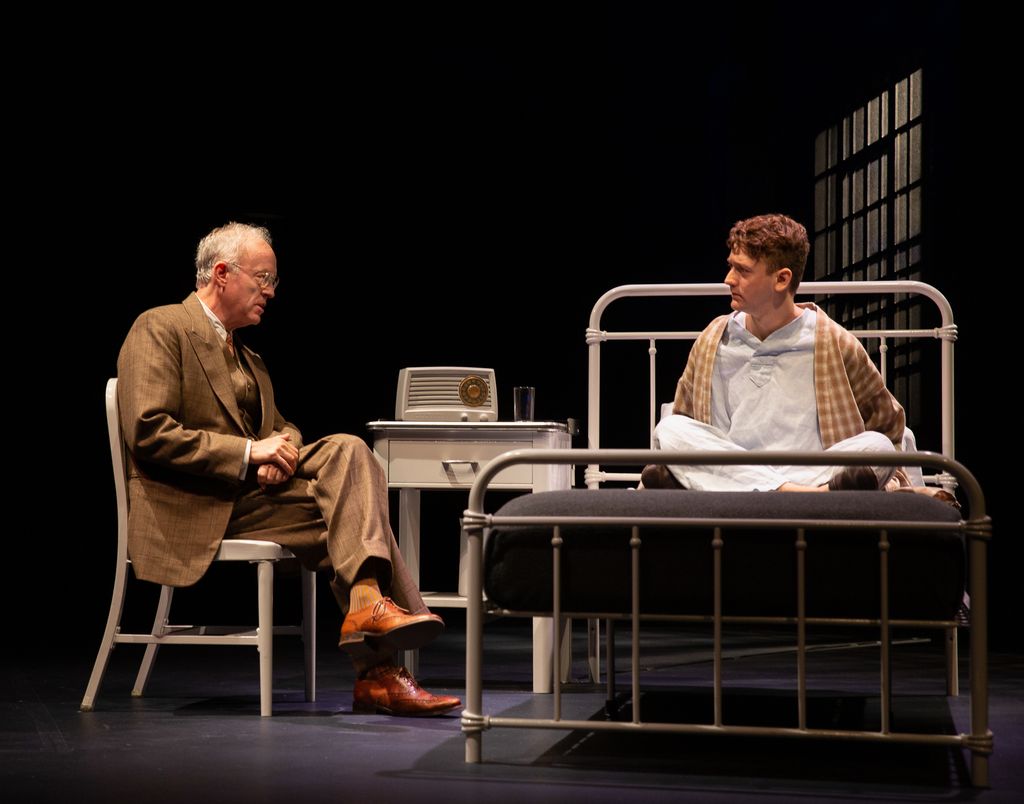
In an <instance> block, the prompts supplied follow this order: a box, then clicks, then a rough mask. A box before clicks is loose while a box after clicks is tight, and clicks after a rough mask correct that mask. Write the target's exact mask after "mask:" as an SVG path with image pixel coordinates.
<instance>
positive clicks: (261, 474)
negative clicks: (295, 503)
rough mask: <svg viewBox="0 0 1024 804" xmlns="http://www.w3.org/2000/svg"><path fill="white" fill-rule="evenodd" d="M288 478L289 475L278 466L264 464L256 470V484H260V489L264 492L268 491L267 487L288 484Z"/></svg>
mask: <svg viewBox="0 0 1024 804" xmlns="http://www.w3.org/2000/svg"><path fill="white" fill-rule="evenodd" d="M288 478H289V475H287V474H285V473H284V471H283V470H282V469H281V467H279V466H278V465H277V464H273V463H264V464H261V465H260V466H259V467H258V468H257V469H256V482H258V483H259V484H260V488H261V489H263V490H264V491H266V490H267V486H276V485H278V484H280V483H286V482H287V481H288Z"/></svg>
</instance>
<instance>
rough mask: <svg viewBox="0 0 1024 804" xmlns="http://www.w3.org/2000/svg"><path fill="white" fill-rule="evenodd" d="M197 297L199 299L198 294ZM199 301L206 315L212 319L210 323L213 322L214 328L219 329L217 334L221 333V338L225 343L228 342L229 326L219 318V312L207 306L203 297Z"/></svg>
mask: <svg viewBox="0 0 1024 804" xmlns="http://www.w3.org/2000/svg"><path fill="white" fill-rule="evenodd" d="M196 298H197V299H199V297H198V296H196ZM199 303H200V304H201V305H203V312H204V313H206V317H207V318H209V319H210V323H211V324H213V328H214V329H215V330H217V334H218V335H220V339H221V340H222V341H224V342H225V343H227V340H228V330H227V327H225V326H224V324H223V322H222V321H221V320H220V319H219V318H217V314H216V313H214V312H213V310H211V309H210V308H209V307H207V306H206V302H204V301H203V300H202V299H199Z"/></svg>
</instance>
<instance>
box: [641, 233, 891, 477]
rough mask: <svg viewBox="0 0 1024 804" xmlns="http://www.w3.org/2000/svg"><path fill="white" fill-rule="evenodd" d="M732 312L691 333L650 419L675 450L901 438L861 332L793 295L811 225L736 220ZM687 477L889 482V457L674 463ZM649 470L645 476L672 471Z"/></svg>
mask: <svg viewBox="0 0 1024 804" xmlns="http://www.w3.org/2000/svg"><path fill="white" fill-rule="evenodd" d="M726 245H727V246H728V248H729V258H728V260H727V263H728V272H727V273H726V277H725V283H726V284H727V285H728V286H729V288H730V290H731V291H732V293H731V296H732V302H731V306H732V309H733V311H734V312H733V313H732V314H730V315H723V316H720V317H718V318H716V319H715V320H714V321H712V322H711V324H710V325H709V326H708V327H707V329H705V330H704V331H703V332H702V333H701V334H700V336H699V337H698V338H697V340H696V342H695V343H694V345H693V348H692V349H691V351H690V357H689V360H688V361H687V364H686V369H685V370H684V371H683V375H682V377H681V378H680V379H679V383H678V385H677V387H676V398H675V403H674V405H673V415H671V416H667V417H665V418H664V419H662V421H661V422H660V423H659V425H658V427H657V429H656V430H655V440H656V443H657V444H658V446H660V447H661V448H662V449H670V450H755V449H756V450H826V451H842V450H863V451H892V450H894V449H898V448H900V447H901V442H902V439H903V435H904V421H905V418H904V414H903V408H902V407H900V405H899V403H898V402H897V401H896V399H895V398H894V397H893V396H892V394H890V393H889V391H888V390H887V389H886V387H885V384H884V382H883V381H882V377H881V375H880V374H879V373H878V370H877V369H876V368H875V365H874V363H872V362H871V359H870V358H869V357H868V355H867V353H866V352H865V351H864V348H863V347H862V346H861V344H860V342H859V341H858V340H857V339H856V338H855V337H854V336H853V335H851V334H850V333H849V332H847V331H846V330H845V329H843V328H842V327H841V326H839V325H838V324H836V323H835V322H833V321H832V320H831V319H829V318H828V316H826V315H825V312H824V311H823V310H821V309H819V308H818V307H816V306H815V305H814V304H809V303H808V304H797V303H796V302H795V301H794V297H795V295H796V290H797V287H798V286H799V285H800V280H801V278H802V277H803V272H804V265H805V263H806V262H807V254H808V251H809V243H808V240H807V231H806V230H805V229H804V227H803V226H801V225H800V224H799V223H797V222H796V221H794V220H793V219H791V218H788V217H786V216H785V215H760V216H757V217H755V218H750V219H748V220H744V221H739V222H737V223H736V224H735V225H734V226H733V227H732V230H731V231H730V233H729V238H728V240H727V241H726ZM670 471H671V474H672V476H674V478H675V479H676V480H677V481H678V482H679V483H680V484H681V485H683V486H684V487H685V488H690V489H702V490H708V491H771V490H777V491H829V490H836V489H877V488H882V487H885V486H886V484H887V483H890V481H891V482H892V484H894V485H895V484H896V483H897V481H896V480H895V479H894V477H893V476H894V471H893V469H892V468H891V467H890V468H887V467H877V468H875V469H871V468H869V467H850V468H848V469H836V468H835V467H828V466H755V465H748V466H672V467H670ZM660 478H661V479H660V481H659V475H658V473H657V472H645V479H644V485H645V486H649V485H663V484H664V481H665V480H670V478H666V477H665V476H664V475H661V476H660Z"/></svg>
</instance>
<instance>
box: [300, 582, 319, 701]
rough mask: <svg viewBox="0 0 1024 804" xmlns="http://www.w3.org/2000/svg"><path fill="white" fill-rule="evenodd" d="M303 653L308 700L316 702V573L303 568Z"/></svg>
mask: <svg viewBox="0 0 1024 804" xmlns="http://www.w3.org/2000/svg"><path fill="white" fill-rule="evenodd" d="M302 653H303V658H304V659H305V660H306V700H307V701H310V702H312V701H315V700H316V573H315V572H312V571H311V570H308V569H306V568H305V567H303V568H302Z"/></svg>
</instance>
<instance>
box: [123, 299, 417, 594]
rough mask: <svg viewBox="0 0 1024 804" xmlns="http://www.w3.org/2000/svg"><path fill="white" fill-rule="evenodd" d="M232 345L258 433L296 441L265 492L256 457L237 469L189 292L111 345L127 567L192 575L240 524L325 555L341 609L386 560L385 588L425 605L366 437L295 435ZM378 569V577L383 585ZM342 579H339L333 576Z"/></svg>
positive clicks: (224, 386) (219, 357) (236, 447)
mask: <svg viewBox="0 0 1024 804" xmlns="http://www.w3.org/2000/svg"><path fill="white" fill-rule="evenodd" d="M240 354H241V356H242V358H243V359H244V360H245V362H246V363H247V364H248V367H249V369H250V371H251V373H252V375H253V377H254V378H255V380H256V384H257V386H258V388H259V398H260V406H261V409H262V415H261V417H260V421H259V422H257V423H256V425H255V426H256V430H257V432H255V433H254V434H253V435H254V436H255V438H257V439H263V438H268V437H270V436H271V435H274V434H280V433H290V434H291V442H292V443H293V444H295V445H296V446H298V447H300V450H299V463H298V468H297V469H296V472H295V475H294V476H293V477H292V479H291V480H290V481H289V482H288V483H285V484H281V485H280V486H272V487H270V488H269V489H268V491H267V492H263V491H262V490H261V489H260V488H259V486H258V485H257V484H256V482H255V479H254V475H255V471H254V470H255V467H252V466H250V467H249V471H248V473H247V479H246V480H245V481H241V480H239V473H240V472H241V469H242V462H243V459H244V455H245V446H246V442H247V438H248V436H247V434H246V429H245V425H244V424H243V419H242V415H241V413H240V412H239V408H238V402H237V398H236V395H235V392H234V390H233V387H232V381H231V374H230V372H229V368H228V362H227V360H226V359H225V353H224V346H223V341H222V340H221V338H220V336H219V335H218V334H217V332H216V330H215V329H214V328H213V325H212V324H211V323H210V320H209V319H208V318H207V317H206V314H205V312H204V311H203V309H202V305H201V304H200V302H199V299H198V298H197V297H196V295H195V294H191V295H189V297H188V298H186V299H185V301H184V302H183V303H182V304H175V305H168V306H166V307H157V308H154V309H152V310H148V311H146V312H145V313H143V314H142V315H141V316H139V318H138V319H137V320H136V321H135V324H134V325H133V326H132V328H131V331H130V332H129V333H128V337H127V338H126V339H125V342H124V345H123V346H122V347H121V353H120V355H119V357H118V361H117V366H118V388H117V391H118V404H119V407H120V412H121V426H122V428H123V431H124V438H125V444H126V446H127V448H128V452H129V456H130V460H129V474H128V498H129V513H128V551H129V555H130V556H131V559H132V565H133V567H134V570H135V574H136V576H137V577H139V578H141V579H143V580H149V581H154V582H156V583H161V584H167V585H170V586H187V585H190V584H193V583H195V582H196V581H197V580H198V579H199V578H200V577H202V575H203V573H205V572H206V569H207V567H209V565H210V562H211V561H212V559H213V556H214V554H215V553H216V552H217V548H218V546H219V545H220V542H221V539H223V538H224V537H225V535H227V536H245V537H246V538H257V539H259V538H262V539H269V540H272V541H276V542H278V543H280V544H284V545H286V546H288V547H290V548H291V549H292V550H293V551H294V552H296V554H297V555H298V556H299V557H300V558H301V559H302V561H303V563H304V564H306V565H307V566H311V567H312V566H317V565H326V564H327V563H329V564H330V566H332V567H333V568H334V570H335V582H336V592H338V593H339V594H338V599H339V602H340V603H341V604H342V608H343V609H344V608H345V606H346V604H347V595H346V594H344V593H345V591H346V590H347V588H348V587H349V586H350V585H351V583H352V581H353V579H354V577H355V574H356V572H357V570H358V569H359V567H360V566H362V564H363V562H364V561H365V560H366V559H367V558H370V557H375V558H379V559H382V560H384V561H385V562H390V566H391V569H392V578H391V579H390V580H391V584H390V585H391V594H392V595H393V596H394V597H395V599H396V600H397V601H398V603H399V604H400V605H402V606H404V607H405V608H408V609H410V610H411V611H422V610H425V608H426V607H425V606H424V605H423V601H422V598H421V597H420V595H419V592H418V591H417V590H416V587H415V585H414V584H413V583H412V582H411V581H410V579H409V578H408V575H407V573H406V570H405V566H404V564H403V563H402V560H401V555H400V553H399V552H398V548H397V545H396V544H395V540H394V536H393V535H392V533H391V527H390V525H389V524H388V500H387V484H386V482H385V479H384V474H383V472H382V471H381V469H380V467H379V466H378V464H377V462H376V460H375V459H374V458H373V455H372V453H371V452H370V451H369V449H368V448H367V447H366V444H365V443H364V442H363V441H362V440H361V439H359V438H356V437H354V436H349V435H335V436H328V437H327V438H324V439H321V440H320V441H317V442H315V443H313V444H310V445H308V446H302V435H301V433H300V432H299V430H298V428H297V427H295V426H294V425H293V424H290V423H289V422H287V421H285V420H284V418H283V417H282V416H281V414H280V413H279V412H278V410H277V406H276V405H275V404H274V389H273V386H272V385H271V382H270V375H269V374H268V373H267V369H266V366H265V365H264V364H263V361H262V360H261V359H260V357H259V355H257V354H256V353H255V352H253V351H252V350H250V349H248V348H246V347H245V346H240ZM388 580H389V579H387V578H380V577H379V576H378V581H379V582H380V583H381V588H382V589H386V588H387V586H388ZM339 587H340V588H339Z"/></svg>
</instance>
